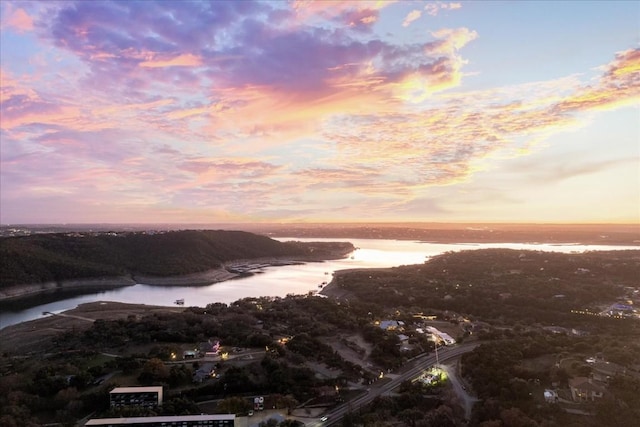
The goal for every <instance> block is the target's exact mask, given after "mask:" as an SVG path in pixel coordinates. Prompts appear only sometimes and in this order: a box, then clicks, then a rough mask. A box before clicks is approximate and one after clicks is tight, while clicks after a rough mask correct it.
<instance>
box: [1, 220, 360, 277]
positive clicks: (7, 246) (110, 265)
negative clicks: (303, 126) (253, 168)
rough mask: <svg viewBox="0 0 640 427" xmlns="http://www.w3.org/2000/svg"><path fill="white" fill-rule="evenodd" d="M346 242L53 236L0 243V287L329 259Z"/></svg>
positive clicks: (235, 235)
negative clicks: (237, 263)
mask: <svg viewBox="0 0 640 427" xmlns="http://www.w3.org/2000/svg"><path fill="white" fill-rule="evenodd" d="M352 250H353V246H352V245H351V244H349V243H299V242H285V243H283V242H279V241H276V240H273V239H270V238H268V237H265V236H260V235H256V234H252V233H247V232H242V231H221V230H216V231H214V230H208V231H195V230H190V231H171V232H166V233H157V234H147V233H143V232H140V233H131V232H127V233H53V234H36V235H31V236H22V237H6V238H1V239H0V287H6V286H11V285H16V284H25V283H39V282H46V281H51V280H63V279H79V278H92V277H103V276H118V275H123V274H145V275H152V276H174V275H182V274H189V273H197V272H201V271H206V270H209V269H213V268H217V267H220V266H221V265H222V263H224V262H227V261H232V260H238V259H254V258H263V257H292V258H295V259H328V258H336V257H341V256H344V255H346V254H347V253H349V252H350V251H352Z"/></svg>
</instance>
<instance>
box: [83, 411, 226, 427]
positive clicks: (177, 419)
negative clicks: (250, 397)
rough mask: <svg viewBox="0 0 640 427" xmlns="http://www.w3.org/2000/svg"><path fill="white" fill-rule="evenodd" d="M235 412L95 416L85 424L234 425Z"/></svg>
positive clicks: (146, 426) (106, 426)
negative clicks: (113, 416)
mask: <svg viewBox="0 0 640 427" xmlns="http://www.w3.org/2000/svg"><path fill="white" fill-rule="evenodd" d="M235 419H236V416H235V415H233V414H215V415H178V416H164V417H128V418H126V417H123V418H94V419H91V420H89V421H87V422H86V423H85V426H87V427H90V426H100V427H119V426H130V427H131V426H132V427H234V425H235Z"/></svg>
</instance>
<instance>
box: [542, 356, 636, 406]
mask: <svg viewBox="0 0 640 427" xmlns="http://www.w3.org/2000/svg"><path fill="white" fill-rule="evenodd" d="M585 362H587V364H588V365H589V367H590V368H591V372H590V374H589V376H578V377H573V378H570V379H569V391H570V393H571V394H570V400H568V399H569V396H565V397H566V398H567V399H562V398H561V397H560V396H559V395H558V392H557V391H556V390H545V391H544V398H545V400H546V401H547V402H549V403H558V402H565V403H570V402H573V403H588V402H595V401H598V400H600V399H603V398H604V399H606V398H609V397H611V393H610V392H609V390H608V387H609V381H610V380H611V379H612V378H614V377H616V376H620V375H629V376H634V377H636V378H640V374H638V373H637V372H633V371H629V370H628V369H627V368H625V367H624V366H621V365H618V364H616V363H613V362H606V361H604V360H601V359H598V358H595V357H589V358H587V359H586V360H585Z"/></svg>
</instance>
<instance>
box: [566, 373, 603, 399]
mask: <svg viewBox="0 0 640 427" xmlns="http://www.w3.org/2000/svg"><path fill="white" fill-rule="evenodd" d="M569 388H570V389H571V398H572V399H573V401H574V402H593V401H594V400H596V399H601V398H602V397H603V396H604V394H605V393H606V391H607V390H606V388H605V387H604V386H603V385H601V383H599V382H598V381H594V380H593V379H591V378H586V377H575V378H571V379H569Z"/></svg>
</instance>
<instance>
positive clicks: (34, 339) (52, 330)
mask: <svg viewBox="0 0 640 427" xmlns="http://www.w3.org/2000/svg"><path fill="white" fill-rule="evenodd" d="M183 310H184V309H183V308H177V307H162V306H154V305H145V304H125V303H120V302H102V301H98V302H90V303H86V304H81V305H79V306H78V307H77V308H74V309H72V310H68V311H65V312H64V313H61V315H48V316H47V317H43V318H42V319H36V320H31V321H29V322H23V323H19V324H17V325H11V326H8V327H6V328H4V329H2V330H0V352H2V353H5V352H7V353H10V354H13V355H18V354H25V353H29V352H33V351H42V350H43V349H46V348H47V347H49V346H50V345H51V341H52V339H53V338H54V337H55V336H56V335H58V334H61V333H63V332H72V333H80V332H82V331H85V330H86V329H89V328H90V327H91V325H92V324H93V321H94V320H97V319H105V320H117V319H126V318H127V317H129V316H146V315H149V314H153V313H179V312H182V311H183Z"/></svg>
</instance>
